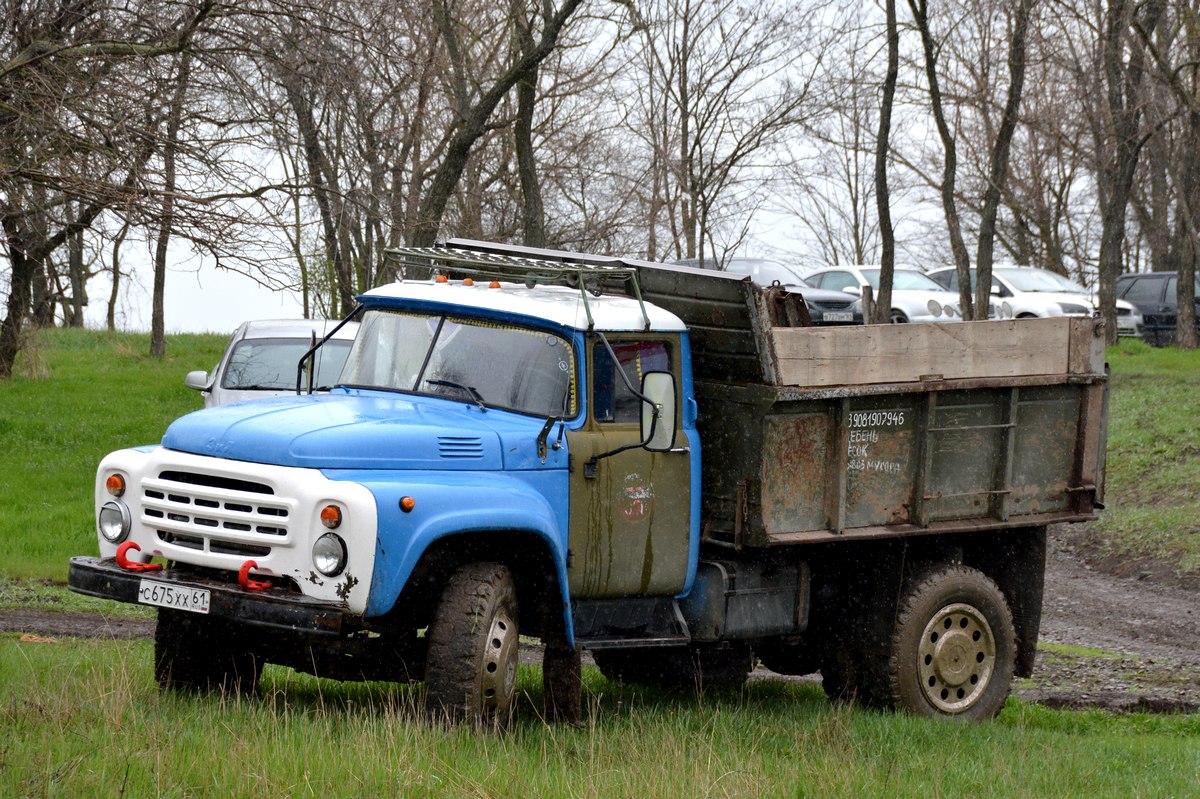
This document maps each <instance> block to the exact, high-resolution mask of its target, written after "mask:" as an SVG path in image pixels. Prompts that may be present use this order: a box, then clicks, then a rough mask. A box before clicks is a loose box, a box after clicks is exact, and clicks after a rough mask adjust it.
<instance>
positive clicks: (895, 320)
mask: <svg viewBox="0 0 1200 799" xmlns="http://www.w3.org/2000/svg"><path fill="white" fill-rule="evenodd" d="M888 319H889V321H891V323H892V324H893V325H903V324H907V323H908V314H906V313H904V311H902V310H900V309H899V308H893V309H892V312H891V313H890V314H888Z"/></svg>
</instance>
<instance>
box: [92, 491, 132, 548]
mask: <svg viewBox="0 0 1200 799" xmlns="http://www.w3.org/2000/svg"><path fill="white" fill-rule="evenodd" d="M96 528H97V529H98V530H99V531H100V535H101V536H102V537H103V538H104V540H105V541H107V542H108V543H110V544H119V543H121V542H122V541H124V540H125V539H126V538H127V537H128V536H129V531H130V530H132V529H133V517H132V516H131V515H130V513H129V507H128V506H127V505H126V504H125V503H124V502H117V501H116V500H110V501H108V502H105V503H104V504H103V505H101V506H100V513H99V515H98V518H97V519H96Z"/></svg>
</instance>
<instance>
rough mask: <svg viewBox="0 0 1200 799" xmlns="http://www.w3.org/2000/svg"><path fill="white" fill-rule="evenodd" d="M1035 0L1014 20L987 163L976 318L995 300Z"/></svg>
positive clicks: (1019, 10)
mask: <svg viewBox="0 0 1200 799" xmlns="http://www.w3.org/2000/svg"><path fill="white" fill-rule="evenodd" d="M1034 2H1035V0H1021V1H1020V3H1018V4H1017V12H1016V17H1015V18H1014V19H1013V34H1012V42H1011V43H1010V45H1009V50H1008V72H1009V84H1008V99H1007V100H1006V101H1005V103H1004V113H1003V115H1002V116H1001V117H1000V127H999V129H998V130H997V131H996V141H995V143H994V144H993V146H992V153H991V160H990V163H989V164H988V185H987V191H986V192H985V193H984V198H983V210H982V212H981V213H980V219H979V246H978V249H977V250H976V255H975V272H976V282H975V315H976V316H977V317H978V318H980V319H986V318H987V316H988V307H989V306H990V305H991V300H992V255H993V249H994V247H995V240H996V216H997V214H998V213H999V210H1000V199H1001V197H1002V196H1003V193H1004V184H1005V182H1006V181H1007V180H1008V154H1009V151H1010V150H1011V149H1012V139H1013V134H1014V133H1015V132H1016V129H1017V113H1018V111H1019V110H1020V108H1021V93H1022V91H1023V90H1024V88H1025V41H1026V38H1027V35H1028V32H1029V18H1030V16H1031V14H1032V11H1033V4H1034Z"/></svg>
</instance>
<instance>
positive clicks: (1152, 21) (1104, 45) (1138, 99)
mask: <svg viewBox="0 0 1200 799" xmlns="http://www.w3.org/2000/svg"><path fill="white" fill-rule="evenodd" d="M1163 10H1164V0H1152V2H1150V3H1148V4H1147V5H1146V6H1145V8H1144V10H1143V18H1142V19H1141V20H1139V21H1138V22H1139V23H1140V24H1141V25H1142V27H1143V28H1144V29H1146V30H1151V29H1153V27H1154V26H1155V25H1156V24H1157V21H1158V18H1159V16H1160V15H1161V14H1162V13H1163ZM1136 13H1137V9H1136V8H1131V7H1130V5H1129V2H1128V0H1111V2H1110V4H1109V9H1108V18H1107V19H1106V20H1105V25H1104V30H1103V31H1102V32H1101V39H1100V54H1101V67H1102V69H1103V74H1104V83H1105V94H1106V97H1105V100H1106V103H1107V111H1108V115H1109V119H1110V120H1111V121H1109V122H1108V124H1109V125H1110V129H1109V130H1108V131H1107V132H1106V133H1107V136H1106V138H1107V139H1108V140H1109V141H1108V148H1109V152H1108V153H1107V154H1106V156H1105V157H1104V158H1105V163H1104V167H1103V169H1102V170H1101V177H1102V179H1103V181H1104V185H1103V186H1102V187H1101V190H1100V196H1101V198H1102V201H1101V209H1100V218H1101V230H1100V258H1099V265H1098V266H1099V272H1100V296H1099V300H1100V313H1101V315H1102V316H1103V317H1104V319H1105V320H1107V321H1108V323H1109V324H1108V325H1107V326H1106V340H1107V342H1108V343H1109V344H1115V343H1116V341H1117V326H1116V324H1115V320H1116V318H1117V276H1118V275H1120V273H1121V266H1122V263H1123V260H1124V258H1123V247H1124V244H1125V215H1126V210H1127V209H1128V207H1129V198H1130V196H1131V195H1132V193H1133V178H1134V174H1135V172H1136V169H1137V162H1138V157H1139V155H1140V152H1141V147H1142V145H1143V144H1144V143H1145V139H1144V138H1143V137H1142V131H1141V121H1142V100H1143V94H1144V86H1143V76H1144V67H1145V51H1144V49H1143V48H1142V47H1141V46H1138V43H1137V42H1136V40H1135V39H1134V37H1131V36H1130V35H1129V32H1130V27H1131V25H1132V24H1133V23H1134V15H1135V14H1136ZM1127 40H1129V41H1131V42H1132V43H1133V44H1132V46H1131V47H1130V48H1129V53H1128V55H1127V56H1126V53H1125V44H1126V41H1127ZM1104 144H1105V142H1103V141H1101V142H1098V143H1097V147H1102V146H1104Z"/></svg>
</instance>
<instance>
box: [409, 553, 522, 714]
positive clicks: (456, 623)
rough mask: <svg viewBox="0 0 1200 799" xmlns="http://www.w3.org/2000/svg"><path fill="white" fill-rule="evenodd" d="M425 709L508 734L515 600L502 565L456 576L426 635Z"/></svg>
mask: <svg viewBox="0 0 1200 799" xmlns="http://www.w3.org/2000/svg"><path fill="white" fill-rule="evenodd" d="M427 638H428V641H429V650H428V653H427V654H426V658H425V708H426V710H427V711H428V712H430V713H431V714H433V715H434V716H435V717H440V718H442V719H444V720H446V721H448V722H450V723H451V724H457V723H461V722H467V723H470V724H473V725H475V726H476V727H480V728H491V729H496V730H503V729H506V728H507V727H508V725H509V723H510V722H511V720H512V712H513V698H514V696H515V694H516V682H517V661H518V656H517V655H518V653H517V647H518V632H517V594H516V588H515V586H514V583H513V578H512V574H511V573H510V572H509V570H508V568H507V567H505V566H503V565H501V564H498V563H472V564H468V565H466V566H463V567H462V568H460V569H459V570H458V571H456V572H455V573H454V574H453V575H452V576H451V577H450V580H449V582H448V583H447V584H446V587H445V589H443V591H442V596H441V599H440V600H439V602H438V606H437V610H436V612H435V614H434V618H433V621H432V622H431V623H430V625H429V632H428V636H427Z"/></svg>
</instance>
